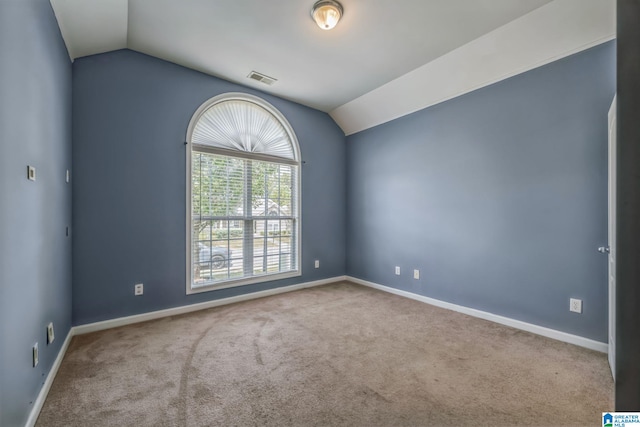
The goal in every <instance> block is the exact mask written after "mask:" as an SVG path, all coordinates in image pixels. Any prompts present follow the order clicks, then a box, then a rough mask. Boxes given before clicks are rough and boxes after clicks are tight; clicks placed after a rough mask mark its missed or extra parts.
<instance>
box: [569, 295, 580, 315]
mask: <svg viewBox="0 0 640 427" xmlns="http://www.w3.org/2000/svg"><path fill="white" fill-rule="evenodd" d="M569 310H570V311H573V312H574V313H582V300H581V299H576V298H570V299H569Z"/></svg>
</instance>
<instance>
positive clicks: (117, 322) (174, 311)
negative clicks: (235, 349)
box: [25, 276, 347, 427]
mask: <svg viewBox="0 0 640 427" xmlns="http://www.w3.org/2000/svg"><path fill="white" fill-rule="evenodd" d="M345 280H347V276H336V277H332V278H329V279H322V280H315V281H313V282H305V283H300V284H297V285H290V286H282V287H280V288H274V289H267V290H264V291H258V292H252V293H248V294H244V295H238V296H235V297H229V298H222V299H218V300H213V301H207V302H202V303H198V304H191V305H185V306H181V307H174V308H168V309H166V310H158V311H152V312H150V313H144V314H137V315H135V316H127V317H120V318H117V319H111V320H105V321H102V322H95V323H89V324H86V325H80V326H74V327H72V328H71V329H70V330H69V333H68V334H67V338H66V339H65V340H64V344H62V347H61V348H60V352H59V353H58V357H56V360H55V362H54V363H53V366H51V370H50V371H49V375H47V379H46V380H45V382H44V385H43V386H42V388H41V389H40V393H38V398H37V399H36V401H35V403H34V405H33V408H32V409H31V413H30V414H29V418H28V419H27V423H26V424H25V427H33V426H35V424H36V421H37V420H38V416H39V415H40V411H41V410H42V406H43V405H44V401H45V400H46V399H47V395H48V394H49V390H50V389H51V385H52V384H53V380H54V379H55V377H56V374H57V373H58V369H59V368H60V364H61V363H62V359H64V355H65V354H66V353H67V349H68V348H69V343H70V342H71V338H73V337H74V336H76V335H82V334H88V333H90V332H96V331H102V330H105V329H111V328H116V327H118V326H124V325H131V324H133V323H139V322H146V321H148V320H154V319H160V318H162V317H168V316H176V315H178V314H184V313H191V312H193V311H198V310H205V309H207V308H212V307H218V306H221V305H227V304H233V303H236V302H241V301H248V300H252V299H257V298H264V297H268V296H271V295H278V294H283V293H285V292H293V291H297V290H300V289H305V288H312V287H314V286H321V285H328V284H330V283H335V282H340V281H345Z"/></svg>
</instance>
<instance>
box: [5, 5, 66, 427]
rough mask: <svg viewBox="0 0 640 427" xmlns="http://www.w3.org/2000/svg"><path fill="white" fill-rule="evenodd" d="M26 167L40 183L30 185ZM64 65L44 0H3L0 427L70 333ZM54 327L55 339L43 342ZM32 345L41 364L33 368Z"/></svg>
mask: <svg viewBox="0 0 640 427" xmlns="http://www.w3.org/2000/svg"><path fill="white" fill-rule="evenodd" d="M27 165H33V166H35V167H36V176H37V180H36V181H35V182H32V181H28V180H27ZM66 169H71V61H70V60H69V56H68V55H67V52H66V49H65V47H64V43H63V42H62V38H61V36H60V32H59V29H58V26H57V23H56V20H55V17H54V15H53V11H52V10H51V6H50V4H49V1H48V0H2V1H0V230H1V233H0V234H1V237H0V425H2V426H22V425H24V423H25V422H26V420H27V417H28V415H29V412H30V411H31V409H32V408H33V402H35V399H36V397H37V395H38V393H39V391H40V389H41V387H42V384H43V382H44V380H45V378H46V376H47V374H48V373H49V371H50V368H51V366H52V365H53V362H54V360H55V358H56V356H57V355H58V353H59V351H60V348H61V346H62V343H63V342H64V340H65V337H66V335H67V333H68V332H69V329H70V327H71V239H70V238H67V237H66V236H65V228H66V227H67V226H70V225H71V185H70V184H66V183H65V171H66ZM51 321H53V322H54V326H55V328H56V339H55V341H54V342H53V343H52V344H51V345H47V343H46V325H47V324H48V323H49V322H51ZM36 341H37V342H38V344H39V349H40V363H39V365H38V366H37V367H35V368H33V367H32V365H31V347H32V346H33V344H34V343H35V342H36Z"/></svg>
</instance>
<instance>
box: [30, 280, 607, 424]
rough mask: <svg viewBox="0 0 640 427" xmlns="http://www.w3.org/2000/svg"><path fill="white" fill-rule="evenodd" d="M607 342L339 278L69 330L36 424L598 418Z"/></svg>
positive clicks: (496, 421) (602, 407)
mask: <svg viewBox="0 0 640 427" xmlns="http://www.w3.org/2000/svg"><path fill="white" fill-rule="evenodd" d="M612 389H613V382H612V379H611V375H610V373H609V368H608V366H607V360H606V356H605V355H604V354H600V353H597V352H593V351H590V350H586V349H583V348H579V347H575V346H572V345H569V344H564V343H561V342H558V341H554V340H550V339H547V338H543V337H539V336H536V335H533V334H530V333H526V332H521V331H518V330H516V329H511V328H508V327H505V326H501V325H498V324H494V323H491V322H487V321H483V320H479V319H475V318H472V317H468V316H465V315H463V314H459V313H455V312H450V311H447V310H443V309H439V308H436V307H432V306H429V305H426V304H423V303H420V302H416V301H412V300H408V299H405V298H401V297H398V296H394V295H390V294H386V293H383V292H379V291H376V290H372V289H369V288H365V287H361V286H358V285H353V284H348V283H340V284H334V285H328V286H322V287H317V288H311V289H306V290H302V291H297V292H292V293H287V294H282V295H277V296H273V297H269V298H264V299H259V300H253V301H248V302H244V303H239V304H234V305H229V306H225V307H219V308H214V309H209V310H205V311H200V312H196V313H192V314H188V315H183V316H176V317H172V318H166V319H161V320H157V321H152V322H147V323H141V324H136V325H130V326H125V327H121V328H117V329H111V330H107V331H102V332H96V333H92V334H87V335H82V336H77V337H75V338H74V339H73V341H72V342H71V345H70V347H69V350H68V352H67V354H66V357H65V358H64V361H63V363H62V366H61V368H60V370H59V372H58V375H57V377H56V380H55V382H54V384H53V386H52V388H51V391H50V393H49V396H48V398H47V401H46V402H45V405H44V408H43V409H42V412H41V414H40V418H39V419H38V424H37V425H38V426H39V427H42V426H516V425H528V426H562V425H575V426H590V425H592V426H599V425H601V423H600V417H601V412H602V411H606V410H610V409H612V408H613V401H612V397H613V391H612Z"/></svg>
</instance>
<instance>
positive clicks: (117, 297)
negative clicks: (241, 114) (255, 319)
mask: <svg viewBox="0 0 640 427" xmlns="http://www.w3.org/2000/svg"><path fill="white" fill-rule="evenodd" d="M238 91H239V92H246V93H251V94H254V95H258V96H261V97H263V98H264V99H266V100H267V101H268V102H270V103H271V104H273V105H274V106H275V107H276V108H278V109H279V110H280V111H281V112H282V113H283V114H284V116H285V117H286V118H287V120H288V121H289V122H290V124H291V126H292V127H293V129H294V131H295V132H296V135H297V137H298V140H299V143H300V148H301V152H302V159H303V160H304V161H305V162H306V163H305V164H304V165H303V167H302V272H303V275H302V277H297V278H293V279H287V280H282V281H278V282H270V283H262V284H255V285H248V286H243V287H240V288H232V289H223V290H218V291H212V292H205V293H200V294H196V295H189V296H187V295H186V293H185V274H186V273H185V272H186V266H185V265H186V261H185V257H186V254H185V245H186V243H185V211H186V207H185V198H186V184H185V176H186V169H185V153H186V149H185V146H184V140H185V135H186V131H187V125H188V123H189V120H190V119H191V116H192V115H193V113H194V112H195V110H196V109H197V108H198V107H199V106H200V105H201V104H202V103H203V102H204V101H206V100H207V99H209V98H211V97H212V96H215V95H218V94H221V93H225V92H238ZM73 118H74V120H73V162H74V165H75V169H74V171H75V173H74V180H73V192H74V198H73V218H74V233H73V323H74V324H84V323H89V322H95V321H99V320H104V319H111V318H115V317H120V316H127V315H132V314H137V313H144V312H148V311H152V310H159V309H164V308H169V307H175V306H181V305H185V304H193V303H197V302H202V301H206V300H212V299H218V298H224V297H229V296H233V295H238V294H242V293H247V292H254V291H258V290H263V289H269V288H274V287H279V286H284V285H289V284H294V283H300V282H306V281H311V280H317V279H322V278H327V277H334V276H338V275H343V274H345V271H346V260H345V247H346V238H345V223H346V211H345V206H346V188H345V185H344V183H345V180H346V178H345V174H346V171H345V162H346V146H345V137H344V134H343V133H342V132H341V130H340V129H339V128H338V126H337V125H336V124H335V123H334V122H333V121H332V120H331V118H330V117H329V116H328V115H327V114H325V113H321V112H319V111H316V110H313V109H310V108H307V107H303V106H301V105H298V104H295V103H292V102H289V101H285V100H282V99H279V98H276V97H273V96H269V95H266V94H263V93H260V92H257V91H255V90H251V89H248V88H245V87H242V86H239V85H236V84H232V83H229V82H226V81H223V80H220V79H217V78H214V77H211V76H208V75H205V74H202V73H199V72H196V71H192V70H189V69H186V68H183V67H180V66H177V65H174V64H171V63H168V62H165V61H162V60H159V59H155V58H152V57H149V56H146V55H142V54H139V53H137V52H133V51H130V50H121V51H117V52H112V53H108V54H102V55H96V56H91V57H86V58H82V59H78V60H76V61H75V63H74V65H73ZM314 259H319V260H320V262H321V264H320V265H321V268H320V269H314V267H313V260H314ZM137 282H142V283H144V284H145V290H144V295H143V296H139V297H135V296H134V295H133V285H134V283H137Z"/></svg>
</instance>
